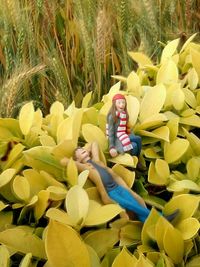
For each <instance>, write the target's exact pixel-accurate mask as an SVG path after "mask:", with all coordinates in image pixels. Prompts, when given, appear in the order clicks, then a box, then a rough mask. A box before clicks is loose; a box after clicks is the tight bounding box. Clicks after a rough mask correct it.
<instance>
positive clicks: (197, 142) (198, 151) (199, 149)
mask: <svg viewBox="0 0 200 267" xmlns="http://www.w3.org/2000/svg"><path fill="white" fill-rule="evenodd" d="M183 132H184V134H185V136H186V137H187V140H188V141H189V143H190V146H191V147H192V150H193V151H194V153H195V155H197V156H198V155H200V139H199V138H198V137H197V136H196V135H195V134H194V133H190V132H188V131H187V130H186V129H185V128H183Z"/></svg>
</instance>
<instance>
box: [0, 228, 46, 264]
mask: <svg viewBox="0 0 200 267" xmlns="http://www.w3.org/2000/svg"><path fill="white" fill-rule="evenodd" d="M30 230H32V231H33V229H31V228H30V227H26V228H21V227H14V228H11V229H7V230H4V231H3V232H0V242H1V243H2V244H4V245H6V246H8V247H10V248H12V249H15V250H16V251H18V252H21V253H32V255H33V256H34V257H38V258H41V259H46V253H45V249H44V242H43V241H42V240H41V239H40V238H39V237H38V236H36V235H35V234H32V232H31V231H30Z"/></svg>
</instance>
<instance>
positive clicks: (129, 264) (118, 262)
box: [112, 247, 137, 267]
mask: <svg viewBox="0 0 200 267" xmlns="http://www.w3.org/2000/svg"><path fill="white" fill-rule="evenodd" d="M136 262H137V259H136V258H135V257H134V256H133V255H131V254H130V252H129V251H128V250H127V248H125V247H124V248H123V249H122V251H121V252H120V253H119V254H118V255H117V257H116V258H115V260H114V262H113V264H112V267H122V266H123V267H134V266H136V265H135V264H136Z"/></svg>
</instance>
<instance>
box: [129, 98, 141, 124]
mask: <svg viewBox="0 0 200 267" xmlns="http://www.w3.org/2000/svg"><path fill="white" fill-rule="evenodd" d="M126 102H127V110H128V114H129V125H130V127H133V126H134V125H135V123H136V121H137V119H138V114H139V110H140V103H139V101H138V99H137V98H136V97H134V96H131V95H128V96H127V97H126Z"/></svg>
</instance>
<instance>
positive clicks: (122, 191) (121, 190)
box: [108, 185, 150, 222]
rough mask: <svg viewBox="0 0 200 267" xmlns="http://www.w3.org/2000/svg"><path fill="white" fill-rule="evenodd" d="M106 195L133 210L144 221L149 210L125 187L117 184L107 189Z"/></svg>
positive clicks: (123, 206)
mask: <svg viewBox="0 0 200 267" xmlns="http://www.w3.org/2000/svg"><path fill="white" fill-rule="evenodd" d="M108 195H109V197H110V198H111V199H113V200H114V201H115V202H117V203H118V204H119V205H120V206H121V207H122V208H124V209H126V210H129V211H133V212H134V213H135V214H136V215H137V216H138V218H139V220H140V221H141V222H145V220H146V218H147V217H148V215H149V213H150V210H149V209H147V208H145V207H143V206H142V205H141V204H140V203H139V202H138V201H137V200H136V199H135V198H134V196H133V195H132V194H131V193H130V192H129V191H128V190H127V189H126V188H125V187H123V186H121V185H118V186H117V187H115V188H114V189H112V190H111V191H108Z"/></svg>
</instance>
